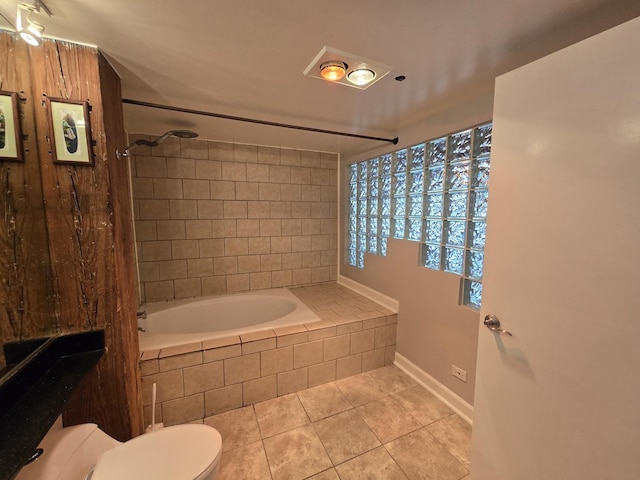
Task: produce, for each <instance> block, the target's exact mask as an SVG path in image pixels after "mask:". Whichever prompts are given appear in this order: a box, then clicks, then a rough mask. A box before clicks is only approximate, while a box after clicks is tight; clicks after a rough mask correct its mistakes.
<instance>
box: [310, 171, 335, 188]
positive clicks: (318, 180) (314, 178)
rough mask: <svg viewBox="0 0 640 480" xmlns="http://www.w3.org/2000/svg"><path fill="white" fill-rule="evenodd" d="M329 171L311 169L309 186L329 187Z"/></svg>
mask: <svg viewBox="0 0 640 480" xmlns="http://www.w3.org/2000/svg"><path fill="white" fill-rule="evenodd" d="M330 178H331V177H330V174H329V170H325V169H322V168H312V169H311V185H329V184H330V183H331V181H330Z"/></svg>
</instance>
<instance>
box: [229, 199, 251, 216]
mask: <svg viewBox="0 0 640 480" xmlns="http://www.w3.org/2000/svg"><path fill="white" fill-rule="evenodd" d="M247 215H248V209H247V202H246V201H244V200H241V201H236V200H225V201H224V218H247Z"/></svg>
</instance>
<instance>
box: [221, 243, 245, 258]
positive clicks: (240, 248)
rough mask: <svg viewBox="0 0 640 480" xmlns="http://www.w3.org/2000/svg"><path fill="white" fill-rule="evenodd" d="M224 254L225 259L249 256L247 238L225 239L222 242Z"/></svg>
mask: <svg viewBox="0 0 640 480" xmlns="http://www.w3.org/2000/svg"><path fill="white" fill-rule="evenodd" d="M224 254H225V256H227V257H233V256H238V255H248V254H249V239H248V238H226V239H225V240H224Z"/></svg>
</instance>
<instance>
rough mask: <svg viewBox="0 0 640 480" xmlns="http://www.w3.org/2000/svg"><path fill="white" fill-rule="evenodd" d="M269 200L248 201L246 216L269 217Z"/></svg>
mask: <svg viewBox="0 0 640 480" xmlns="http://www.w3.org/2000/svg"><path fill="white" fill-rule="evenodd" d="M269 215H270V211H269V202H268V201H248V202H247V216H248V218H269Z"/></svg>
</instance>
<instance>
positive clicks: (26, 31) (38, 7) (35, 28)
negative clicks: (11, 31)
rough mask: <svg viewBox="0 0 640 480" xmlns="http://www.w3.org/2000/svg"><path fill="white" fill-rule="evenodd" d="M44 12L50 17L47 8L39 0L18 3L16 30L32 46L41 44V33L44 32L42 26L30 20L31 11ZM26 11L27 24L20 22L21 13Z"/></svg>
mask: <svg viewBox="0 0 640 480" xmlns="http://www.w3.org/2000/svg"><path fill="white" fill-rule="evenodd" d="M34 12H35V13H41V12H44V13H45V14H46V15H47V16H48V17H51V12H50V11H49V9H48V8H47V7H46V6H45V5H44V4H43V3H42V2H41V1H40V0H36V3H35V5H29V4H28V3H19V4H18V12H17V13H16V30H17V32H18V34H19V35H20V38H22V39H23V40H24V41H25V42H27V43H28V44H29V45H33V46H34V47H39V46H40V45H41V44H42V34H43V33H44V27H43V26H42V25H41V24H40V23H38V22H36V21H34V20H31V15H32V14H33V13H34ZM23 13H26V16H27V18H26V20H27V25H26V26H25V25H24V24H23V23H22V15H23Z"/></svg>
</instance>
